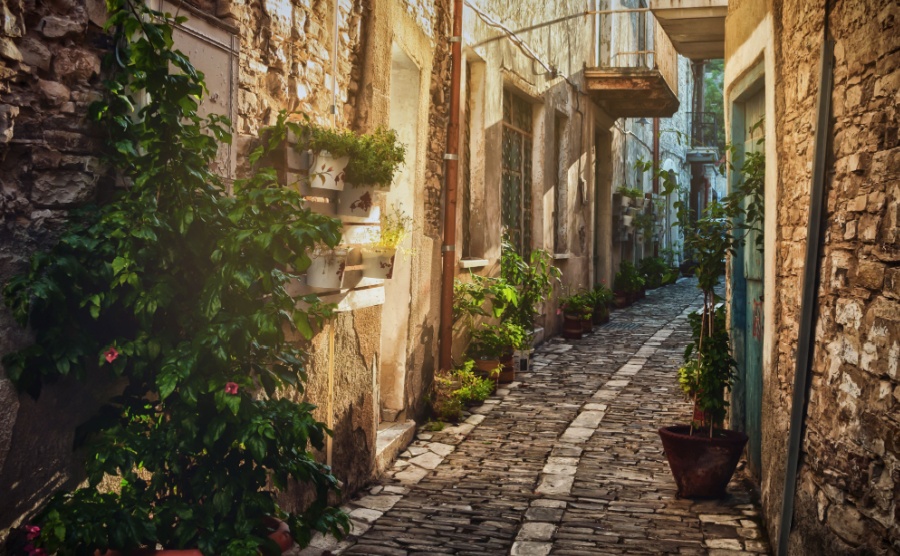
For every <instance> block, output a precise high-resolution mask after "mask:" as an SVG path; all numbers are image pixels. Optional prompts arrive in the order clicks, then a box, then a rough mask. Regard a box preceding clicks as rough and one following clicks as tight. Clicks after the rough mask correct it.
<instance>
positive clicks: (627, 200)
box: [619, 195, 634, 208]
mask: <svg viewBox="0 0 900 556" xmlns="http://www.w3.org/2000/svg"><path fill="white" fill-rule="evenodd" d="M619 197H620V198H621V200H622V201H621V202H622V207H624V208H628V207H630V206H631V205H632V204H633V203H634V199H632V198H631V197H629V196H628V195H620V196H619Z"/></svg>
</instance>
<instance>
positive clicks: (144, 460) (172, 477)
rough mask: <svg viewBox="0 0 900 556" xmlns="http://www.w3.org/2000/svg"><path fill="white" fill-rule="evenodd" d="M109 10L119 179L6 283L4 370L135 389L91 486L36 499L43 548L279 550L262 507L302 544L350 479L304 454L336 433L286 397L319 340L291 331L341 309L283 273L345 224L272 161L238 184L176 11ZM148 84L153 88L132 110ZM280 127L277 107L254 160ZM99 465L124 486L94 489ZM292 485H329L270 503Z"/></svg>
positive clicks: (330, 522)
mask: <svg viewBox="0 0 900 556" xmlns="http://www.w3.org/2000/svg"><path fill="white" fill-rule="evenodd" d="M109 7H110V12H111V13H110V18H109V22H108V24H107V28H108V29H114V30H115V33H116V36H115V40H114V43H113V44H115V45H116V46H115V49H116V51H115V53H114V55H113V56H111V60H113V61H115V62H116V63H117V65H116V66H115V67H114V70H115V71H114V74H113V76H112V78H111V79H110V80H109V81H107V83H106V85H107V95H106V99H105V100H104V101H101V102H99V103H97V104H95V105H94V106H93V107H92V108H91V115H92V118H93V119H94V121H95V122H96V123H97V124H98V125H99V127H100V128H101V129H103V130H105V132H106V134H107V146H108V153H109V163H110V165H111V166H112V167H114V168H115V169H116V170H117V171H118V172H119V173H120V175H121V176H123V178H124V181H125V184H126V187H122V188H117V189H116V191H115V193H114V196H113V198H112V200H111V201H110V202H108V203H106V204H104V205H102V206H96V205H95V206H88V207H85V208H84V209H83V210H81V211H79V212H78V213H76V214H73V215H72V218H71V221H70V224H69V226H68V229H67V230H66V232H65V233H64V234H63V235H62V237H61V239H60V241H59V243H58V244H57V245H56V246H55V247H54V248H53V249H52V250H50V251H48V252H40V253H37V254H36V255H35V256H34V259H33V260H32V265H31V269H30V271H29V272H27V273H26V274H24V275H21V276H18V277H16V278H14V279H13V280H12V281H10V282H9V283H8V284H7V286H6V288H5V290H4V297H5V299H6V301H7V303H8V304H9V306H10V307H11V308H12V311H13V313H14V315H15V316H16V318H17V320H18V321H19V322H20V323H21V324H22V325H27V326H29V327H30V329H31V330H32V331H33V333H34V338H35V342H34V344H33V345H31V346H29V347H28V348H26V349H24V350H22V351H20V352H17V353H14V354H11V355H10V356H8V357H6V358H5V359H4V366H5V368H6V370H7V373H8V374H9V377H10V378H11V379H12V380H13V381H15V383H16V384H17V385H18V387H19V388H21V389H23V390H25V391H27V392H28V393H30V394H31V395H32V396H34V397H37V396H39V395H40V391H41V386H42V384H44V383H45V382H48V381H54V380H57V379H58V378H59V377H62V376H66V375H74V376H76V377H78V378H80V379H85V378H86V377H88V376H91V375H93V374H95V373H100V372H107V373H108V374H110V375H113V376H118V377H121V378H122V381H123V382H124V384H125V387H124V389H123V391H122V392H121V394H120V395H118V396H116V397H115V398H114V399H112V400H110V403H109V404H108V405H106V406H105V407H104V408H103V409H102V410H101V411H100V412H99V413H98V415H97V416H96V417H95V418H94V419H92V421H91V422H90V423H87V424H86V425H85V426H84V427H82V428H81V432H82V433H84V436H85V438H86V439H87V445H86V456H87V457H86V470H87V479H88V481H87V485H86V486H84V487H82V488H78V489H76V490H74V491H71V492H60V493H58V494H56V495H55V496H54V497H53V498H52V499H51V500H50V502H49V503H48V504H47V505H46V506H45V507H44V508H43V509H42V510H41V511H40V513H39V514H38V515H37V516H36V518H35V523H36V524H39V525H41V526H42V532H41V534H40V536H39V537H38V538H37V539H36V540H35V544H36V545H37V546H40V547H43V548H44V549H46V550H48V551H49V552H51V553H53V552H55V553H57V554H60V555H68V554H93V553H94V551H95V550H100V551H101V552H103V551H104V550H106V549H109V548H112V549H118V550H125V551H128V550H132V549H135V548H138V547H155V546H156V545H157V543H160V544H162V545H164V546H165V547H167V548H172V549H179V548H199V549H200V550H201V551H202V552H203V553H204V554H207V555H210V556H211V555H214V554H215V555H220V556H238V555H240V556H244V555H247V554H256V553H258V551H260V550H261V551H262V552H263V553H265V554H278V553H280V550H279V549H278V547H277V545H275V543H274V542H273V541H271V540H269V539H268V538H267V532H268V531H267V528H266V525H265V522H264V520H265V518H266V517H267V516H278V517H283V518H285V519H286V521H287V522H288V523H289V525H290V527H291V530H292V532H293V535H294V536H295V538H296V539H297V541H298V542H299V543H300V544H301V545H302V544H305V543H307V542H308V541H309V539H310V536H311V534H312V533H313V532H314V531H322V532H330V533H332V534H337V535H340V534H341V533H342V532H343V531H346V530H347V527H348V519H347V516H346V515H344V514H343V513H342V512H340V511H339V510H338V509H337V508H333V507H330V506H329V503H328V498H329V495H330V493H333V492H335V491H337V480H336V479H335V477H334V476H333V475H332V474H331V470H330V469H329V468H328V467H327V466H325V465H323V464H321V463H318V462H317V461H316V458H315V457H314V455H313V454H312V453H311V449H312V448H315V449H322V448H323V447H324V441H325V437H326V435H327V434H329V433H330V431H328V430H327V429H326V427H325V425H324V424H323V423H320V422H317V421H316V420H315V419H314V418H313V416H312V410H313V406H311V405H309V404H306V403H296V402H293V401H290V399H288V398H286V397H284V396H283V395H282V394H281V393H282V392H284V391H285V390H287V389H294V390H296V391H300V392H302V389H303V383H304V381H305V380H306V360H307V354H306V353H305V352H304V351H303V350H302V349H300V348H299V347H297V346H296V345H295V344H293V343H291V342H289V341H288V339H287V338H286V335H285V333H286V331H288V330H291V331H295V332H297V333H299V334H301V335H302V336H304V337H305V338H311V337H312V335H313V333H314V329H315V328H316V327H317V326H319V325H320V324H321V323H322V322H323V320H324V319H325V318H327V317H328V316H329V315H330V311H331V309H330V307H329V306H324V305H322V304H320V303H319V300H318V299H317V298H316V297H315V296H307V297H304V298H303V301H304V302H305V303H304V305H303V306H304V307H307V308H306V309H299V308H298V304H297V300H296V299H294V298H292V297H291V296H290V295H289V294H288V293H287V291H286V289H285V285H286V284H287V283H288V282H289V281H290V280H292V279H296V278H299V276H300V274H301V273H302V272H303V271H304V270H305V269H306V268H307V267H308V266H309V263H310V259H309V256H308V254H307V252H308V251H309V250H310V249H312V248H313V246H314V245H315V244H317V243H320V244H324V245H328V246H334V245H335V244H337V242H338V241H339V239H340V223H339V222H338V221H336V220H334V219H331V218H328V217H325V216H321V215H318V214H315V213H313V212H312V211H311V210H310V209H308V208H307V207H306V206H305V204H304V202H303V200H302V198H301V197H300V196H299V194H298V193H297V192H296V191H293V190H292V189H290V188H286V187H282V186H281V185H279V184H278V183H277V181H276V172H275V171H274V170H273V169H271V168H257V170H256V171H255V173H254V174H253V175H252V176H251V177H250V178H249V179H246V180H242V181H238V182H236V183H235V184H234V192H233V195H230V194H228V192H227V189H226V187H225V185H224V184H223V183H222V182H221V181H220V180H219V178H218V177H217V176H216V175H214V174H213V173H212V172H211V171H210V169H209V168H210V166H211V164H212V163H213V161H214V160H215V157H216V153H217V150H218V148H219V144H220V142H228V141H230V135H229V131H228V125H229V123H228V122H227V120H225V119H223V118H219V117H216V116H210V117H209V118H207V119H204V118H201V117H200V116H199V115H198V114H197V109H198V103H199V101H200V99H201V98H202V97H203V94H204V91H205V89H204V85H203V80H202V76H201V75H200V74H198V73H197V72H196V71H195V69H194V68H193V67H192V66H191V64H190V62H189V61H188V59H187V58H186V57H185V56H184V55H183V54H181V53H180V52H178V51H175V50H173V41H172V24H173V20H172V19H170V18H169V17H168V16H165V15H164V14H161V13H159V12H155V11H152V10H149V9H148V8H146V7H145V5H144V4H143V3H139V2H131V1H129V0H112V1H111V2H110V4H109ZM175 21H183V18H181V19H178V20H175ZM137 91H144V92H146V93H147V94H146V97H147V98H148V99H149V100H148V101H147V103H146V105H145V106H144V107H142V108H141V109H140V110H139V111H138V112H137V113H135V112H134V110H133V106H134V105H135V102H134V98H133V97H132V95H133V94H134V92H137ZM285 137H286V126H285V121H284V117H283V116H282V117H281V118H280V120H279V125H278V126H276V128H275V129H273V130H270V131H269V132H268V134H267V135H266V136H265V140H264V142H263V145H262V146H260V147H259V148H258V149H256V150H255V151H254V152H253V153H252V154H251V156H250V162H251V163H252V164H256V163H257V162H259V161H260V160H261V159H263V158H264V157H265V156H266V154H267V153H268V152H269V151H271V150H272V149H273V148H274V147H276V146H278V145H281V144H283V142H284V141H285ZM104 477H111V478H113V479H114V480H117V481H118V482H119V489H118V490H117V491H114V492H107V491H103V490H102V489H100V488H99V484H100V482H101V480H102V479H104ZM289 481H296V482H298V483H301V484H304V485H307V486H309V487H310V489H311V490H312V491H314V493H315V495H316V497H315V501H314V502H313V503H312V504H311V505H310V506H309V507H308V508H307V509H306V510H305V511H303V512H300V513H296V514H285V513H284V512H283V511H282V510H281V509H280V508H279V507H278V505H277V503H276V500H275V489H284V488H286V487H287V485H288V482H289Z"/></svg>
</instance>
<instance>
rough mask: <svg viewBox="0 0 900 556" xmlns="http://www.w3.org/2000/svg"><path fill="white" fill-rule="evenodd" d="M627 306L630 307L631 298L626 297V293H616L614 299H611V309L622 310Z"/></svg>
mask: <svg viewBox="0 0 900 556" xmlns="http://www.w3.org/2000/svg"><path fill="white" fill-rule="evenodd" d="M629 305H631V298H630V297H629V296H628V292H624V291H617V292H616V293H615V297H613V307H615V308H616V309H624V308H625V307H628V306H629Z"/></svg>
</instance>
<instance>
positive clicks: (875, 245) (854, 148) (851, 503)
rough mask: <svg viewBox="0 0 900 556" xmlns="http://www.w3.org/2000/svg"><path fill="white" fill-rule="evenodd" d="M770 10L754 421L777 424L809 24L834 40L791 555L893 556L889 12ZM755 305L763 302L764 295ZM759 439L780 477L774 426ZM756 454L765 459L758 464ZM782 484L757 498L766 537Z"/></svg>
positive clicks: (893, 201)
mask: <svg viewBox="0 0 900 556" xmlns="http://www.w3.org/2000/svg"><path fill="white" fill-rule="evenodd" d="M828 4H829V6H828V7H827V9H826V5H825V2H824V1H817V2H809V1H805V0H804V1H800V0H792V1H786V2H784V3H777V2H776V3H775V6H774V7H773V9H772V17H773V21H774V26H773V28H774V37H775V41H774V44H775V55H776V65H775V67H776V70H777V71H776V75H775V76H774V79H775V82H776V83H778V84H779V85H778V88H777V89H776V91H779V93H778V94H777V95H776V114H775V116H776V118H777V120H776V136H777V139H778V145H777V149H778V160H777V167H778V186H777V189H778V191H779V195H778V198H777V199H767V203H769V202H772V201H774V202H776V203H777V239H776V242H777V243H776V245H777V251H776V257H777V258H776V270H775V272H776V280H777V282H776V283H777V290H776V292H775V295H776V314H775V319H776V329H775V338H776V345H777V351H776V353H775V360H774V361H773V368H772V369H771V371H770V372H771V373H772V376H771V378H770V379H769V380H767V382H766V386H767V387H769V388H767V390H765V391H764V394H763V395H764V409H765V411H766V413H765V415H775V414H781V415H787V414H788V413H789V411H790V394H791V383H792V380H793V374H794V365H795V356H796V353H795V351H796V345H797V328H798V322H799V315H800V303H799V300H800V293H801V287H802V286H801V284H802V275H803V270H804V268H803V266H804V252H805V247H806V240H807V238H806V234H807V217H808V206H809V187H810V179H811V161H812V157H813V137H814V130H815V128H816V121H815V117H816V95H817V93H818V90H817V89H818V86H817V84H818V82H819V70H818V63H819V54H820V45H821V36H822V32H823V25H824V22H825V20H826V17H827V21H828V29H827V32H828V35H829V36H831V37H833V38H834V39H835V41H836V47H835V67H834V79H835V85H834V90H833V92H832V93H831V98H832V106H833V108H832V120H831V126H832V130H831V141H830V142H829V145H828V161H827V163H826V170H827V173H828V189H827V191H828V193H827V195H828V197H827V203H828V204H827V213H826V222H825V230H824V234H825V236H824V251H823V259H822V261H821V266H820V283H819V291H818V298H817V300H818V321H817V326H816V331H815V351H814V356H813V363H812V365H813V377H812V386H811V393H810V402H809V408H808V413H807V417H806V434H805V437H804V441H803V453H802V457H801V467H800V479H799V485H798V491H797V495H796V511H795V516H794V529H793V532H792V537H791V553H792V554H817V555H818V554H898V553H900V519H898V517H900V374H898V362H900V289H898V287H900V267H898V263H900V226H898V224H900V223H898V217H900V137H898V125H897V121H898V108H897V105H898V104H897V100H898V86H900V55H898V54H900V53H898V49H900V29H898V25H900V7H898V5H897V4H896V3H895V2H888V1H884V2H862V1H853V0H847V1H837V2H828ZM766 295H767V296H768V295H769V294H768V293H767V294H766ZM775 423H776V427H779V428H780V431H771V432H772V434H771V435H769V436H767V437H766V438H764V446H763V450H764V465H766V462H767V461H768V462H769V463H770V464H774V466H775V468H776V469H783V463H782V462H783V461H784V459H783V458H784V452H783V451H784V449H785V443H784V438H786V432H787V429H786V423H785V422H784V420H777V421H775ZM767 453H768V455H767ZM782 480H783V474H781V475H777V474H776V477H774V478H773V479H772V480H771V481H769V482H768V484H765V483H764V485H763V487H764V491H763V499H764V502H765V509H766V515H767V518H768V521H769V530H770V533H772V534H774V533H775V529H776V528H777V524H775V521H776V520H777V519H778V516H779V514H780V498H781V492H780V489H781V483H780V481H782Z"/></svg>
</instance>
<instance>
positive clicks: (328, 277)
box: [306, 249, 350, 290]
mask: <svg viewBox="0 0 900 556" xmlns="http://www.w3.org/2000/svg"><path fill="white" fill-rule="evenodd" d="M349 252H350V250H349V249H328V250H318V249H317V250H316V251H314V252H313V253H312V255H311V257H310V258H311V259H312V263H311V264H310V265H309V268H308V269H307V270H306V284H307V285H308V286H311V287H313V288H319V289H323V290H339V289H341V286H342V285H343V283H344V269H345V268H346V266H347V255H348V254H349Z"/></svg>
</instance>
